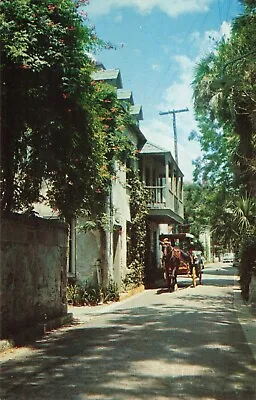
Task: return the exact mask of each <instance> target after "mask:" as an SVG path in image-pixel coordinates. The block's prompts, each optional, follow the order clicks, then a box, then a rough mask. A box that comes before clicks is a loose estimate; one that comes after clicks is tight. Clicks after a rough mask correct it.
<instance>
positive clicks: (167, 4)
mask: <svg viewBox="0 0 256 400" xmlns="http://www.w3.org/2000/svg"><path fill="white" fill-rule="evenodd" d="M213 1H214V0H182V1H181V0H172V1H170V0H142V1H141V0H92V1H91V2H90V4H89V6H87V9H88V12H89V14H97V15H106V14H108V13H109V12H110V11H111V10H112V9H114V8H119V9H120V8H123V7H133V8H136V10H138V11H139V12H140V13H142V14H145V13H150V12H151V11H152V10H153V9H154V8H158V9H160V10H161V11H163V12H164V13H166V14H168V15H169V16H171V17H177V16H178V15H181V14H184V13H190V12H207V11H208V9H209V5H210V4H211V3H212V2H213Z"/></svg>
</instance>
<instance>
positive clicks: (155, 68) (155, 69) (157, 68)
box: [151, 64, 161, 71]
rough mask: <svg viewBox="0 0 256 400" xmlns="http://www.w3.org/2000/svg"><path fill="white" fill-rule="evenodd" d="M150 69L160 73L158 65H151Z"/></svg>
mask: <svg viewBox="0 0 256 400" xmlns="http://www.w3.org/2000/svg"><path fill="white" fill-rule="evenodd" d="M151 67H152V69H153V71H161V65H160V64H152V66H151Z"/></svg>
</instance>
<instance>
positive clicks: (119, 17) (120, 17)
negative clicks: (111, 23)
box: [115, 14, 123, 22]
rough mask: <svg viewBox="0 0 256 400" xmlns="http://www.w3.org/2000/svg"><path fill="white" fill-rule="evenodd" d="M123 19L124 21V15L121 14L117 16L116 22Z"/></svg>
mask: <svg viewBox="0 0 256 400" xmlns="http://www.w3.org/2000/svg"><path fill="white" fill-rule="evenodd" d="M122 21H123V16H122V15H121V14H119V15H117V16H116V17H115V22H122Z"/></svg>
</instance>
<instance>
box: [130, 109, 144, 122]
mask: <svg viewBox="0 0 256 400" xmlns="http://www.w3.org/2000/svg"><path fill="white" fill-rule="evenodd" d="M130 114H131V115H132V116H136V117H137V119H138V120H142V119H143V113H142V106H140V105H133V106H131V108H130Z"/></svg>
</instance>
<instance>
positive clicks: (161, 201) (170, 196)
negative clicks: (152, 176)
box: [146, 185, 184, 223]
mask: <svg viewBox="0 0 256 400" xmlns="http://www.w3.org/2000/svg"><path fill="white" fill-rule="evenodd" d="M146 189H147V190H148V193H149V196H148V203H147V206H148V210H149V217H150V218H151V219H153V220H156V221H157V222H159V223H170V222H171V220H173V221H175V222H179V223H182V222H183V218H184V207H183V202H182V200H181V199H179V198H178V196H177V195H176V194H174V193H173V192H172V190H171V187H170V186H168V185H165V186H146Z"/></svg>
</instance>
